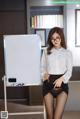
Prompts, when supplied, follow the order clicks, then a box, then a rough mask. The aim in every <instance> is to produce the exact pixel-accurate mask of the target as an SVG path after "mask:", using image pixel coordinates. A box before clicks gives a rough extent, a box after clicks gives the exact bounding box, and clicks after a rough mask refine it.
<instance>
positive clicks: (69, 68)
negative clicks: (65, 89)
mask: <svg viewBox="0 0 80 119" xmlns="http://www.w3.org/2000/svg"><path fill="white" fill-rule="evenodd" d="M66 59H67V61H66V62H67V63H66V67H67V71H66V72H65V74H64V75H63V77H64V83H68V81H69V79H70V78H71V76H72V67H73V58H72V53H71V52H70V51H68V52H67V58H66Z"/></svg>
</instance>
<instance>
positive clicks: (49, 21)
mask: <svg viewBox="0 0 80 119" xmlns="http://www.w3.org/2000/svg"><path fill="white" fill-rule="evenodd" d="M54 26H58V27H62V28H63V15H37V16H32V17H31V27H32V28H52V27H54Z"/></svg>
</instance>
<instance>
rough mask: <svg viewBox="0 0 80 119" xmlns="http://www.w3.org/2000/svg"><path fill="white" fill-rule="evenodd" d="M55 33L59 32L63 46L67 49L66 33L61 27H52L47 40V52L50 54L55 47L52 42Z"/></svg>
mask: <svg viewBox="0 0 80 119" xmlns="http://www.w3.org/2000/svg"><path fill="white" fill-rule="evenodd" d="M54 33H58V34H59V36H60V38H61V46H62V47H63V48H65V49H66V43H65V37H64V33H63V29H62V28H60V27H54V28H52V29H51V30H50V31H49V34H48V41H47V45H48V46H47V54H50V53H51V52H50V51H51V49H52V48H53V47H54V46H53V44H52V42H51V39H52V35H53V34H54Z"/></svg>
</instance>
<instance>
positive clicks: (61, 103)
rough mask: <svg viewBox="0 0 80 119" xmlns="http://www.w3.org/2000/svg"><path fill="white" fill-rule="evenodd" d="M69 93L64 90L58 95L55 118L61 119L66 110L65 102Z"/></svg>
mask: <svg viewBox="0 0 80 119" xmlns="http://www.w3.org/2000/svg"><path fill="white" fill-rule="evenodd" d="M67 98H68V95H67V94H66V93H65V92H64V91H63V92H61V93H60V94H59V95H58V96H57V97H56V107H55V115H54V117H55V118H54V119H61V117H62V114H63V112H64V108H65V104H66V102H67Z"/></svg>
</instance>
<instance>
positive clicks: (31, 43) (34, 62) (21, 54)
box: [4, 34, 41, 86]
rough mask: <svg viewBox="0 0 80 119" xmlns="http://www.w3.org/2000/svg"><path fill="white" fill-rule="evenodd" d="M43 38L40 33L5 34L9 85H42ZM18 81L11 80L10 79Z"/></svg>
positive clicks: (6, 68)
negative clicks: (41, 59)
mask: <svg viewBox="0 0 80 119" xmlns="http://www.w3.org/2000/svg"><path fill="white" fill-rule="evenodd" d="M40 56H41V39H40V37H39V36H38V35H35V34H34V35H33V34H32V35H4V59H5V75H6V77H7V86H20V85H24V86H29V85H40V84H41V79H40ZM10 78H11V79H15V78H16V82H9V79H10Z"/></svg>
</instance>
